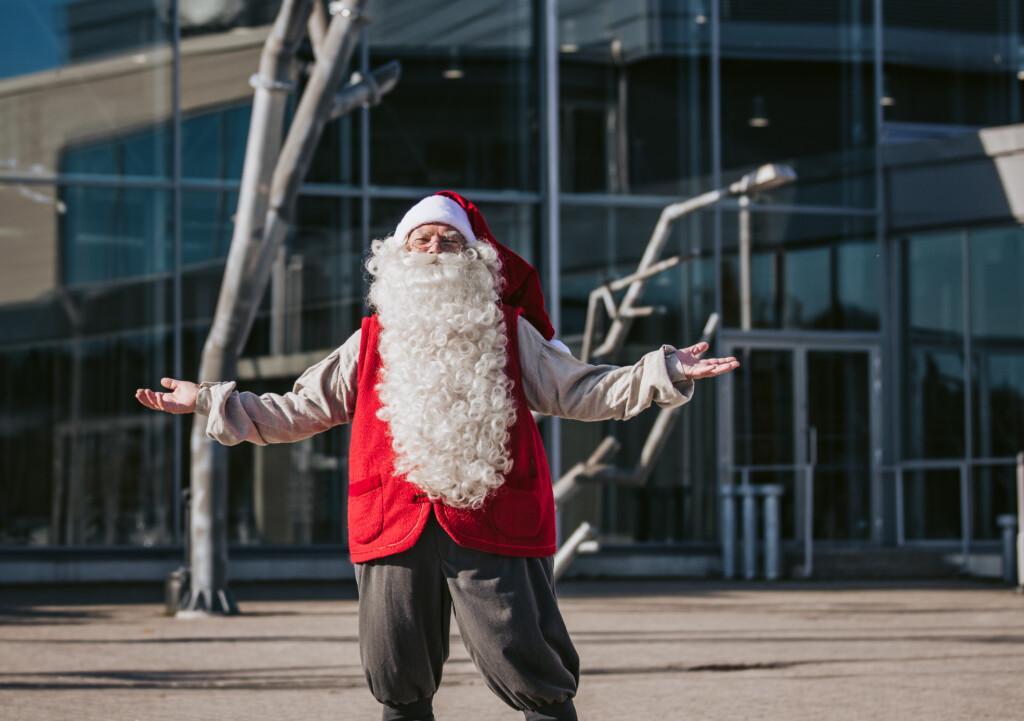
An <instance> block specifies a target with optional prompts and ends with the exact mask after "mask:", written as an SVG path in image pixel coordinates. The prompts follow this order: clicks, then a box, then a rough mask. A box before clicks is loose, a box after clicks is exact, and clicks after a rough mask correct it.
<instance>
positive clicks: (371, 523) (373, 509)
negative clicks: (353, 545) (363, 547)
mask: <svg viewBox="0 0 1024 721" xmlns="http://www.w3.org/2000/svg"><path fill="white" fill-rule="evenodd" d="M383 530H384V491H383V489H382V488H381V477H380V475H375V476H370V477H369V478H363V479H361V480H358V481H350V482H349V484H348V534H349V537H350V538H351V539H352V540H353V541H356V542H357V543H369V542H370V541H372V540H373V539H375V538H376V537H377V536H379V535H380V534H381V531H383Z"/></svg>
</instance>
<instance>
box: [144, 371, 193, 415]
mask: <svg viewBox="0 0 1024 721" xmlns="http://www.w3.org/2000/svg"><path fill="white" fill-rule="evenodd" d="M160 385H162V386H163V387H164V388H170V389H171V392H170V393H158V392H157V391H151V390H149V389H148V388H139V389H138V390H136V391H135V397H136V398H137V399H138V401H139V403H141V404H142V405H144V406H146V408H152V409H153V410H154V411H164V412H166V413H177V414H181V413H192V412H194V411H195V409H196V398H198V397H199V386H198V385H196V384H195V383H192V382H191V381H179V380H175V379H174V378H161V379H160Z"/></svg>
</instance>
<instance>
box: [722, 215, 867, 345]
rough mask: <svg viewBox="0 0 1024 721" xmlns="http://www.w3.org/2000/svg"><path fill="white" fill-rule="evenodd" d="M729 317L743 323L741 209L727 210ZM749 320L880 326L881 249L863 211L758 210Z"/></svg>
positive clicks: (753, 219)
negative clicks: (854, 213) (853, 213)
mask: <svg viewBox="0 0 1024 721" xmlns="http://www.w3.org/2000/svg"><path fill="white" fill-rule="evenodd" d="M723 221H724V222H723V231H722V233H723V235H722V247H723V256H722V298H723V305H724V311H725V323H726V325H728V326H732V327H742V305H741V299H742V297H743V293H742V288H741V278H740V258H739V252H740V250H739V249H740V233H741V226H740V213H737V212H732V211H730V212H727V213H724V214H723ZM749 223H750V225H749V233H750V291H749V293H750V324H751V328H800V329H807V330H877V329H878V313H879V309H878V287H879V286H878V283H879V276H880V273H881V270H882V268H881V257H880V255H879V253H878V250H877V243H876V241H875V239H874V236H873V234H872V233H871V226H872V224H873V220H871V219H868V218H864V217H843V216H832V215H800V214H796V213H772V212H752V213H751V214H750V221H749Z"/></svg>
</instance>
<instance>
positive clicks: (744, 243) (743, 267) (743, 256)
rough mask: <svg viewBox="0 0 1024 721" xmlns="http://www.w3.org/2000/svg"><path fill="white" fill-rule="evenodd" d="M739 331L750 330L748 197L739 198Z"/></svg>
mask: <svg viewBox="0 0 1024 721" xmlns="http://www.w3.org/2000/svg"><path fill="white" fill-rule="evenodd" d="M739 206H740V210H739V226H740V228H739V231H740V237H739V244H740V247H739V253H740V330H750V327H751V326H750V315H751V314H750V196H749V195H741V196H740V197H739Z"/></svg>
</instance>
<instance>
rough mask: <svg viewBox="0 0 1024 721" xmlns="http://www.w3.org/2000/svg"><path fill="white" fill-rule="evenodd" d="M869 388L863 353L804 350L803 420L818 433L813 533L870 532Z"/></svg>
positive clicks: (839, 536) (846, 535) (842, 536)
mask: <svg viewBox="0 0 1024 721" xmlns="http://www.w3.org/2000/svg"><path fill="white" fill-rule="evenodd" d="M869 393H870V391H869V374H868V354H867V353H852V352H831V351H809V352H808V353H807V403H808V408H807V422H808V425H809V426H811V427H812V428H815V429H816V430H817V439H818V445H817V461H818V465H817V467H816V469H815V475H814V537H815V538H820V539H831V540H849V539H853V538H860V539H866V538H868V537H869V535H870V532H871V525H870V515H871V506H870V493H871V490H870V481H871V473H870V459H871V456H870V444H871V415H870V408H869V397H870V396H869Z"/></svg>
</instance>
